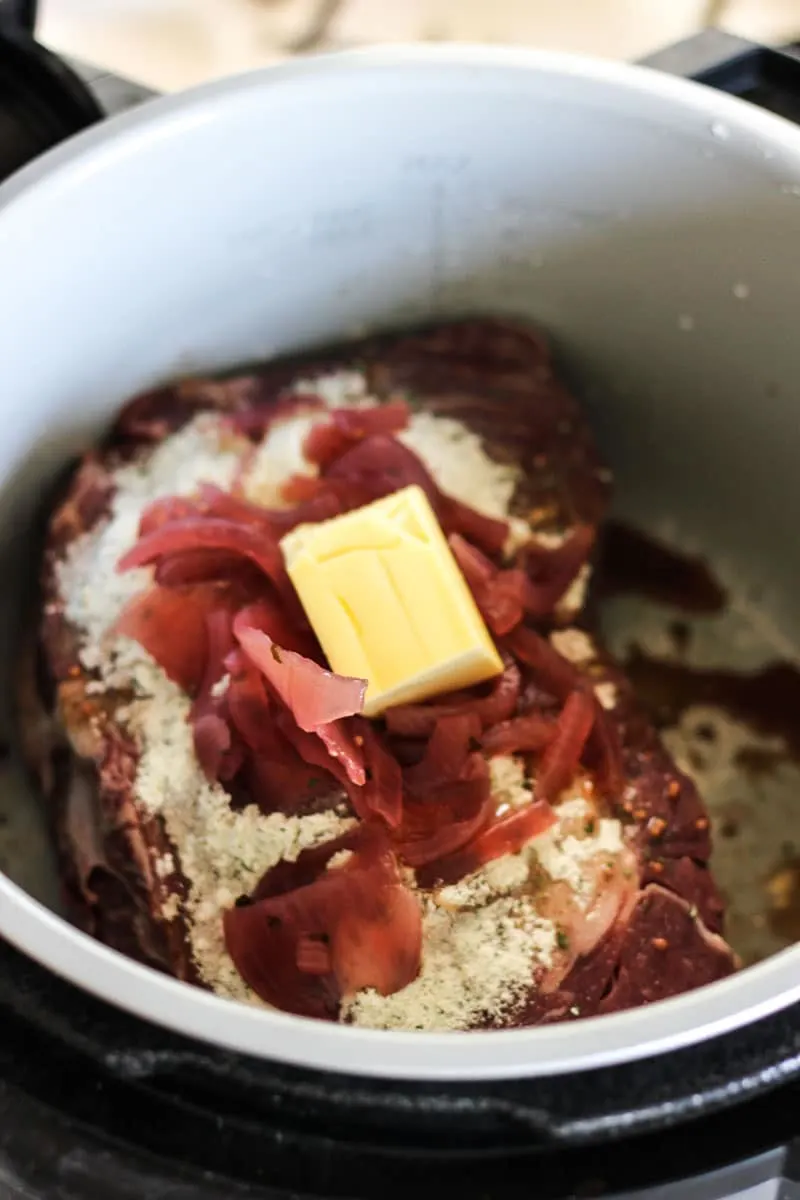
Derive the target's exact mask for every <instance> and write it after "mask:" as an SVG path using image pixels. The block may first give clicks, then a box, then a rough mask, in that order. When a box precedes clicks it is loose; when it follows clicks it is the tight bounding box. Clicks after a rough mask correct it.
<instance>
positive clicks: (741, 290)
mask: <svg viewBox="0 0 800 1200" xmlns="http://www.w3.org/2000/svg"><path fill="white" fill-rule="evenodd" d="M733 294H734V296H735V297H736V299H737V300H746V299H747V298H748V296H749V295H750V287H749V285H748V284H746V283H735V284H734V285H733Z"/></svg>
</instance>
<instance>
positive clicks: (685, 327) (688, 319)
mask: <svg viewBox="0 0 800 1200" xmlns="http://www.w3.org/2000/svg"><path fill="white" fill-rule="evenodd" d="M678 329H680V330H682V331H683V332H684V333H691V332H692V330H693V329H694V317H692V316H690V314H689V313H681V315H680V316H679V317H678Z"/></svg>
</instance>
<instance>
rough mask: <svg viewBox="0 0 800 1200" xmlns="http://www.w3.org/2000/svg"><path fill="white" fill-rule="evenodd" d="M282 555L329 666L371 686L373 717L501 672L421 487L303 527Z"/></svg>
mask: <svg viewBox="0 0 800 1200" xmlns="http://www.w3.org/2000/svg"><path fill="white" fill-rule="evenodd" d="M281 550H282V551H283V557H284V560H285V562H286V569H287V571H288V573H289V578H290V579H291V581H292V583H293V584H294V587H295V590H296V591H297V594H298V596H299V597H300V601H301V603H302V605H303V608H304V609H305V611H306V615H307V616H308V619H309V621H310V622H311V625H312V627H313V629H314V632H315V633H316V635H317V638H318V639H319V643H320V645H321V646H322V649H323V650H324V651H325V654H326V656H327V659H328V662H329V663H330V665H331V668H332V669H333V670H334V671H336V672H337V674H340V675H354V676H356V677H358V678H360V679H366V680H367V681H368V687H367V694H366V703H365V705H364V713H365V714H366V715H367V716H368V717H375V716H378V715H379V714H380V713H382V712H383V711H384V710H385V709H387V708H392V707H393V706H395V705H397V704H410V703H413V702H415V701H419V700H426V699H427V698H428V697H429V696H435V695H438V694H440V693H441V692H449V691H454V690H456V689H457V688H463V687H469V686H470V685H471V684H474V683H482V682H483V681H484V680H486V679H491V678H492V676H494V675H498V674H500V672H501V671H502V669H503V664H502V661H501V659H500V655H499V654H498V652H497V647H496V646H495V644H494V642H493V641H492V638H491V636H490V634H489V631H488V630H487V628H486V625H485V624H484V621H483V618H482V617H481V615H480V613H479V612H478V609H477V607H476V605H475V601H474V600H473V598H472V593H471V592H470V590H469V588H468V586H467V583H466V580H465V579H464V577H463V575H462V574H461V571H460V570H459V568H458V565H457V563H456V561H455V559H454V558H453V555H452V553H451V551H450V547H449V546H448V544H447V540H446V538H445V536H444V534H443V532H442V529H441V527H440V525H439V522H438V521H437V520H436V516H435V514H434V512H433V509H432V508H431V506H430V504H429V502H428V498H427V496H426V495H425V493H424V492H423V490H422V488H420V487H417V486H416V485H414V486H412V487H407V488H403V489H402V491H399V492H395V493H393V495H391V496H387V497H386V498H385V499H383V500H376V501H375V503H374V504H368V505H366V506H365V507H364V508H359V509H356V510H355V511H354V512H350V513H345V514H344V515H343V516H341V517H333V518H332V519H331V520H329V521H322V522H320V524H318V525H300V526H298V528H297V529H294V530H292V532H291V533H288V534H287V535H286V537H284V538H283V540H282V541H281Z"/></svg>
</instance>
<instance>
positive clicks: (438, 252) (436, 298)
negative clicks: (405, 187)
mask: <svg viewBox="0 0 800 1200" xmlns="http://www.w3.org/2000/svg"><path fill="white" fill-rule="evenodd" d="M444 220H445V186H444V183H443V181H442V180H441V179H435V180H434V181H433V184H432V186H431V305H432V307H433V308H434V309H435V310H437V311H438V310H440V309H441V307H442V303H443V300H444V290H445V287H446V280H445V253H446V251H445V232H444Z"/></svg>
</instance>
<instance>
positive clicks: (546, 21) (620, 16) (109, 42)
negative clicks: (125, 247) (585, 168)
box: [39, 0, 800, 91]
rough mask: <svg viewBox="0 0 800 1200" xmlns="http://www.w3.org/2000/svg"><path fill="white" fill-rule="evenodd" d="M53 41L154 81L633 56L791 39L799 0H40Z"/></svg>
mask: <svg viewBox="0 0 800 1200" xmlns="http://www.w3.org/2000/svg"><path fill="white" fill-rule="evenodd" d="M40 5H41V16H40V22H39V35H40V37H41V39H42V40H43V41H45V42H46V43H47V44H49V45H51V46H52V47H53V48H54V49H56V50H59V51H61V52H64V53H68V54H71V55H74V56H76V57H80V58H82V59H84V60H87V61H90V62H93V63H97V64H98V65H100V66H105V67H107V68H108V69H109V70H113V71H116V72H118V73H119V74H123V75H128V76H129V77H131V78H133V79H136V80H139V81H140V82H142V83H145V84H147V85H149V86H151V87H154V88H156V89H159V90H162V91H173V90H176V89H178V88H182V87H187V86H189V85H191V84H193V83H198V82H200V81H202V80H205V79H211V78H214V77H218V76H220V75H227V74H231V73H233V72H236V71H243V70H248V69H250V68H253V67H256V66H260V65H263V64H266V63H271V62H276V61H279V60H280V59H282V58H285V57H286V56H288V55H291V54H298V53H305V52H313V51H317V50H331V49H338V48H344V47H350V46H357V45H363V44H365V43H369V42H391V41H411V40H414V41H416V40H421V41H444V40H460V41H482V42H516V43H519V44H525V45H531V46H539V47H546V48H552V49H560V50H571V51H577V52H581V53H588V54H597V55H601V56H603V57H606V58H636V57H637V56H639V55H643V54H646V53H648V52H649V51H651V50H655V49H657V48H659V47H660V46H664V45H667V44H668V43H670V42H674V41H677V40H679V39H680V38H682V37H687V36H689V35H690V34H692V33H695V32H698V31H699V30H700V29H702V28H704V27H705V26H707V25H717V26H720V27H722V28H724V29H727V30H729V31H730V32H732V33H738V34H740V35H742V36H745V37H750V38H753V39H755V40H761V41H766V42H772V43H783V42H789V41H794V40H796V39H800V0H40Z"/></svg>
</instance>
